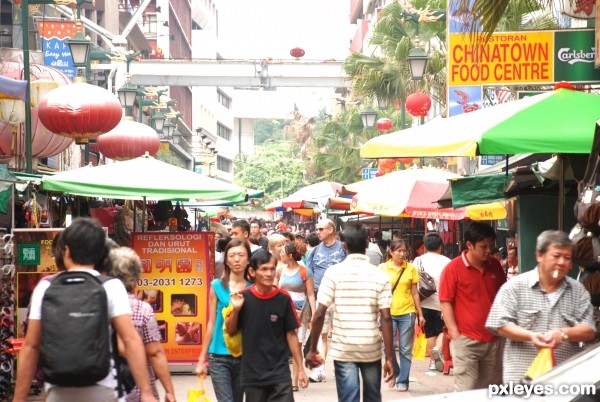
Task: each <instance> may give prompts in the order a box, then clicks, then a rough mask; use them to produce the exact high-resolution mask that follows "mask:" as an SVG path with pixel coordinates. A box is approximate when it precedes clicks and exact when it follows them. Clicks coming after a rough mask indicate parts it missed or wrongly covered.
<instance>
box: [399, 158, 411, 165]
mask: <svg viewBox="0 0 600 402" xmlns="http://www.w3.org/2000/svg"><path fill="white" fill-rule="evenodd" d="M396 161H397V162H398V163H403V164H405V165H408V164H410V163H412V161H413V158H396Z"/></svg>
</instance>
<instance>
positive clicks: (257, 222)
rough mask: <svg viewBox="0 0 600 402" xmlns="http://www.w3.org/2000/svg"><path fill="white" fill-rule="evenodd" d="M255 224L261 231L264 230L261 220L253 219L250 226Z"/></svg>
mask: <svg viewBox="0 0 600 402" xmlns="http://www.w3.org/2000/svg"><path fill="white" fill-rule="evenodd" d="M253 223H256V224H257V225H258V227H259V229H262V227H263V225H262V222H261V221H260V220H258V219H252V220H251V221H250V225H252V224H253Z"/></svg>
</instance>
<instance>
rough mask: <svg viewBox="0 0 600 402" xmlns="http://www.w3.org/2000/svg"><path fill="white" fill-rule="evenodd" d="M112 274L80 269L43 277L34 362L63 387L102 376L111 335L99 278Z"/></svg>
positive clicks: (86, 383)
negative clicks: (39, 334)
mask: <svg viewBox="0 0 600 402" xmlns="http://www.w3.org/2000/svg"><path fill="white" fill-rule="evenodd" d="M111 279H115V278H111V277H107V276H100V275H99V276H95V275H93V274H91V273H88V272H85V271H67V272H61V273H60V274H58V275H55V276H53V277H51V278H48V279H47V280H49V281H50V286H49V287H48V289H46V292H45V294H44V297H43V299H42V321H41V324H42V344H41V351H40V362H41V365H42V371H43V372H44V378H45V380H46V381H48V382H49V383H51V384H55V385H59V386H63V387H86V386H91V385H94V384H96V383H97V382H98V381H100V380H102V379H104V378H105V377H106V376H108V374H109V372H110V368H111V361H110V360H111V357H112V355H111V351H110V343H111V336H110V330H109V325H110V323H109V318H108V299H107V295H106V291H105V289H104V287H103V286H102V284H103V283H104V282H106V281H108V280H111Z"/></svg>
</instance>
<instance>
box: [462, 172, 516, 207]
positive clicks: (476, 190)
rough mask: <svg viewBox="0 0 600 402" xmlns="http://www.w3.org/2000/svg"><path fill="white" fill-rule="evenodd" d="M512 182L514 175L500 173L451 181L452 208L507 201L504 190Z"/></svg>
mask: <svg viewBox="0 0 600 402" xmlns="http://www.w3.org/2000/svg"><path fill="white" fill-rule="evenodd" d="M511 180H512V173H511V172H509V173H508V175H507V174H506V173H498V174H490V175H482V176H467V177H461V178H458V179H452V180H450V189H451V191H452V206H453V207H454V208H462V207H465V206H467V205H473V204H485V203H488V202H494V201H501V200H504V199H506V196H505V194H504V190H505V189H506V186H507V185H508V183H510V181H511Z"/></svg>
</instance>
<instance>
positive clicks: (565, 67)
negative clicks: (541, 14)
mask: <svg viewBox="0 0 600 402" xmlns="http://www.w3.org/2000/svg"><path fill="white" fill-rule="evenodd" d="M594 35H595V33H594V31H593V30H591V29H578V30H570V31H548V32H544V31H537V32H504V33H494V34H492V36H491V38H490V40H489V41H488V42H487V43H485V42H484V41H483V39H480V41H481V42H478V40H477V37H472V36H471V35H469V34H450V46H449V57H448V71H449V75H450V76H449V85H450V86H451V87H454V86H465V85H498V84H507V85H511V84H546V83H554V82H559V81H568V82H570V83H577V82H586V83H587V82H592V81H600V71H599V70H596V69H595V68H594V60H595V57H596V53H595V37H594Z"/></svg>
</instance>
